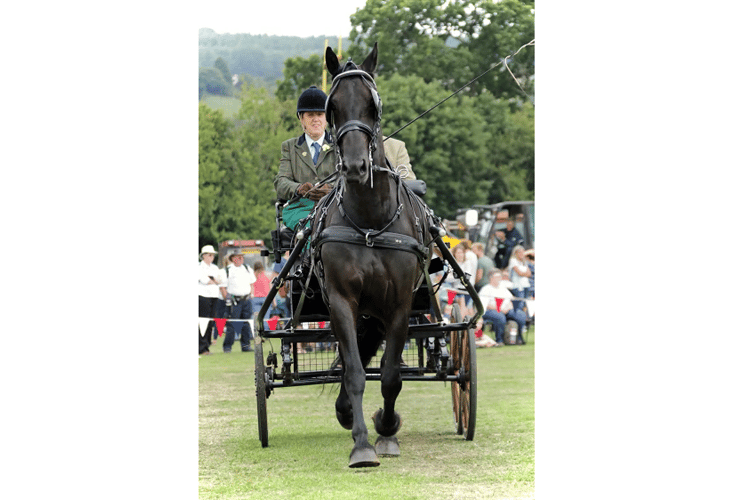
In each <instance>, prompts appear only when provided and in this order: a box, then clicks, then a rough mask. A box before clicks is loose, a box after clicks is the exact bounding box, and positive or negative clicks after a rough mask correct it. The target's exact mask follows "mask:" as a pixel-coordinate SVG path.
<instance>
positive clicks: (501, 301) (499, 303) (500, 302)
mask: <svg viewBox="0 0 752 500" xmlns="http://www.w3.org/2000/svg"><path fill="white" fill-rule="evenodd" d="M503 303H504V299H500V298H498V297H496V310H497V311H498V312H501V304H503Z"/></svg>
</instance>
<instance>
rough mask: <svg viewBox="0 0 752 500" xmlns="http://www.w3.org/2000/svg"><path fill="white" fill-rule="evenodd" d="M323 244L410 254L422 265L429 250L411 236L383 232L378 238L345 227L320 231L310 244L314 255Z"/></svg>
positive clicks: (319, 250)
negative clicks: (345, 244) (381, 249)
mask: <svg viewBox="0 0 752 500" xmlns="http://www.w3.org/2000/svg"><path fill="white" fill-rule="evenodd" d="M324 243H348V244H351V245H361V246H362V245H367V246H369V247H371V248H387V249H390V250H402V251H403V252H410V253H412V254H414V255H416V256H417V257H418V259H419V260H420V262H421V265H422V263H423V262H424V261H425V260H426V259H427V258H428V255H429V253H430V249H429V248H428V247H427V246H425V245H423V244H421V243H420V242H419V241H418V240H416V239H415V238H413V237H412V236H406V235H404V234H399V233H390V232H384V233H382V234H380V235H378V236H367V235H366V234H363V233H359V232H357V231H356V230H355V229H353V228H351V227H346V226H330V227H327V228H325V229H324V230H323V231H321V232H320V233H319V234H318V236H317V237H316V239H315V240H314V241H312V242H311V246H312V247H313V248H314V251H315V252H316V254H319V253H320V252H321V246H322V245H323V244H324Z"/></svg>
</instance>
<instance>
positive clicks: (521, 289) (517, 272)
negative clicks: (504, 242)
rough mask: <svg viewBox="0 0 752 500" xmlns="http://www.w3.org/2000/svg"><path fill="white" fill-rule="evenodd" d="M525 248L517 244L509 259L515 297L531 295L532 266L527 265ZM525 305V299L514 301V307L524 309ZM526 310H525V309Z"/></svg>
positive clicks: (523, 297) (522, 297)
mask: <svg viewBox="0 0 752 500" xmlns="http://www.w3.org/2000/svg"><path fill="white" fill-rule="evenodd" d="M524 252H525V249H524V248H523V247H522V245H517V246H515V247H514V250H513V251H512V257H511V258H510V259H509V274H510V276H511V278H512V283H513V284H514V288H512V294H513V295H514V296H515V297H518V298H521V299H526V298H528V297H530V280H529V279H528V278H530V275H531V273H530V268H529V267H528V266H527V261H526V259H525V254H524ZM524 307H525V303H524V301H523V300H517V301H515V303H514V308H515V309H517V310H520V311H522V310H523V308H524ZM523 312H524V311H523Z"/></svg>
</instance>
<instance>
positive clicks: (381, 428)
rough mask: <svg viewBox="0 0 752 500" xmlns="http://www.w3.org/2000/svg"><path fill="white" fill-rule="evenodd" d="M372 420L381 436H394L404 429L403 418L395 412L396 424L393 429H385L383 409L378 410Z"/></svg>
mask: <svg viewBox="0 0 752 500" xmlns="http://www.w3.org/2000/svg"><path fill="white" fill-rule="evenodd" d="M371 418H372V419H373V426H374V427H375V428H376V432H377V433H378V434H379V435H380V436H394V435H395V434H397V431H399V430H400V428H401V427H402V417H400V414H399V413H397V412H396V411H395V412H394V424H393V425H392V426H391V427H385V426H384V424H383V422H382V418H384V409H383V408H379V409H378V410H376V413H374V414H373V416H372V417H371Z"/></svg>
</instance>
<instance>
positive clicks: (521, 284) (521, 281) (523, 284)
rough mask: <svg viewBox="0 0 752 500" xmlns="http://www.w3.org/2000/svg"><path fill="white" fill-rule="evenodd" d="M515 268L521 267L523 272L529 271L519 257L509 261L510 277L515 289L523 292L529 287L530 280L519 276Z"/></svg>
mask: <svg viewBox="0 0 752 500" xmlns="http://www.w3.org/2000/svg"><path fill="white" fill-rule="evenodd" d="M515 267H519V268H520V270H522V271H527V269H528V267H527V264H525V263H524V262H521V261H520V260H519V259H518V258H517V257H512V258H511V259H509V275H510V276H511V278H512V283H514V288H515V289H517V290H522V289H524V288H527V287H529V286H530V280H528V279H527V276H520V275H519V274H517V272H516V271H515V270H514V268H515Z"/></svg>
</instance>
